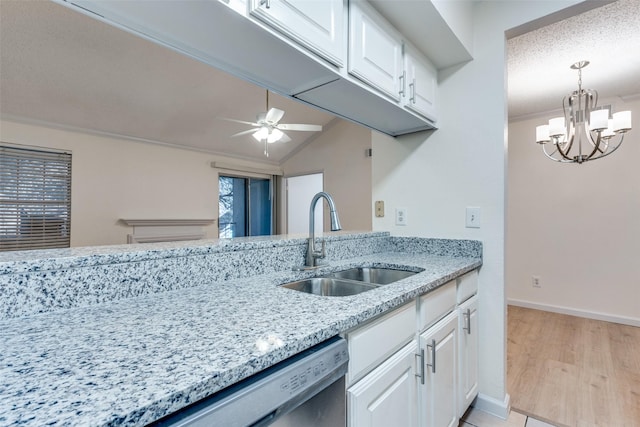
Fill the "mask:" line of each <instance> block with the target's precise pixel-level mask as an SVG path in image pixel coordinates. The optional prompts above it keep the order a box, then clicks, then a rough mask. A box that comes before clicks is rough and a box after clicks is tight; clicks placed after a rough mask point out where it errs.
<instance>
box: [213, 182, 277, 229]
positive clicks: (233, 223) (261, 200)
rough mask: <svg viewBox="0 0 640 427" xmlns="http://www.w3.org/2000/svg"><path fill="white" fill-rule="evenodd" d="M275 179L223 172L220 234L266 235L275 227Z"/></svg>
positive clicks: (220, 199) (220, 188)
mask: <svg viewBox="0 0 640 427" xmlns="http://www.w3.org/2000/svg"><path fill="white" fill-rule="evenodd" d="M271 183H272V180H271V179H270V178H248V177H233V176H220V178H219V190H220V193H219V204H218V211H219V212H218V226H219V235H220V237H241V236H266V235H270V234H272V230H273V198H272V197H271V195H272V188H271Z"/></svg>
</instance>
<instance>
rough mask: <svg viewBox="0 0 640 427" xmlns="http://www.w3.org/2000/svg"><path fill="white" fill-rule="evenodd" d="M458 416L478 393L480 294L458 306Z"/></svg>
mask: <svg viewBox="0 0 640 427" xmlns="http://www.w3.org/2000/svg"><path fill="white" fill-rule="evenodd" d="M458 362H459V366H458V399H459V401H458V416H460V417H461V416H462V415H463V414H464V413H465V411H466V410H467V408H468V407H469V405H471V402H472V401H473V399H475V397H476V396H477V395H478V296H477V295H476V296H473V297H471V298H469V299H468V300H467V301H465V302H464V303H462V304H460V306H459V307H458Z"/></svg>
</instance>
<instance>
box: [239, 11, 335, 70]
mask: <svg viewBox="0 0 640 427" xmlns="http://www.w3.org/2000/svg"><path fill="white" fill-rule="evenodd" d="M251 14H252V15H254V16H257V17H258V18H260V19H262V20H263V21H265V22H266V23H268V24H269V25H271V26H273V27H274V28H276V29H278V30H279V31H281V32H283V33H284V34H286V35H287V36H289V37H291V38H292V39H294V40H296V41H297V42H299V43H301V44H303V45H304V46H306V47H307V48H309V49H311V50H313V51H314V52H316V53H317V54H319V55H321V56H322V57H323V58H325V59H327V60H328V61H330V62H332V63H333V64H335V65H338V66H341V65H342V64H343V63H344V58H343V56H344V55H343V48H342V41H343V40H344V22H343V21H344V19H343V18H344V3H343V0H323V1H309V0H287V1H283V0H267V1H262V0H253V1H252V2H251Z"/></svg>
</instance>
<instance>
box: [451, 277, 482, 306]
mask: <svg viewBox="0 0 640 427" xmlns="http://www.w3.org/2000/svg"><path fill="white" fill-rule="evenodd" d="M456 280H457V282H458V292H457V302H458V304H460V303H461V302H464V301H466V300H468V299H469V298H471V297H472V296H473V295H475V294H476V293H477V292H478V270H473V271H470V272H468V273H467V274H465V275H462V276H460V277H458V278H457V279H456Z"/></svg>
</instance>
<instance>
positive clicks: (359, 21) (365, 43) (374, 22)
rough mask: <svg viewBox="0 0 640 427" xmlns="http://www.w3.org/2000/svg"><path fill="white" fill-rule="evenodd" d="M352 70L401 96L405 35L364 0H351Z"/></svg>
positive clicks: (384, 91)
mask: <svg viewBox="0 0 640 427" xmlns="http://www.w3.org/2000/svg"><path fill="white" fill-rule="evenodd" d="M348 69H349V73H350V74H352V75H354V76H356V77H358V78H359V79H360V80H363V81H364V82H366V83H367V84H369V85H370V86H372V87H374V88H376V89H378V90H379V91H381V92H382V93H384V94H386V95H388V96H389V97H391V98H392V99H394V100H396V101H399V100H400V91H401V87H400V80H401V79H400V76H401V75H402V72H403V64H402V38H401V37H400V35H399V34H398V33H397V32H396V30H395V29H394V28H393V27H392V26H391V25H390V24H389V23H388V22H387V21H386V20H384V18H382V17H381V16H380V15H379V14H378V13H377V12H376V11H375V10H374V9H373V8H372V7H371V6H369V5H368V4H366V3H365V2H360V1H352V2H350V3H349V68H348Z"/></svg>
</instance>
